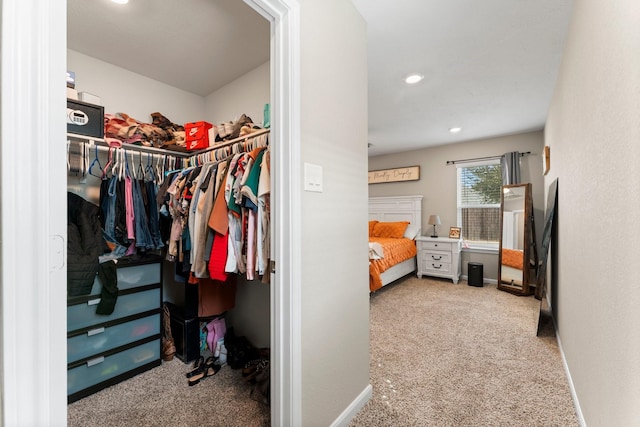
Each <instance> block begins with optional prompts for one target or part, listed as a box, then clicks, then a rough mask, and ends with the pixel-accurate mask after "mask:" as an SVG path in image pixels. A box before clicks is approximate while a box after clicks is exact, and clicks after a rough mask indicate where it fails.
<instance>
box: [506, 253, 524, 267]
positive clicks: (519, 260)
mask: <svg viewBox="0 0 640 427" xmlns="http://www.w3.org/2000/svg"><path fill="white" fill-rule="evenodd" d="M502 263H503V264H504V265H508V266H509V267H513V268H517V269H518V270H522V266H523V264H524V252H523V251H521V250H519V249H507V248H502Z"/></svg>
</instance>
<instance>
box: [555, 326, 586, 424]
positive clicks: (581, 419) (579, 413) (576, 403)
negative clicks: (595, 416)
mask: <svg viewBox="0 0 640 427" xmlns="http://www.w3.org/2000/svg"><path fill="white" fill-rule="evenodd" d="M553 326H554V328H555V330H556V340H558V349H559V350H560V357H561V358H562V365H563V366H564V372H565V374H566V375H567V381H568V382H569V391H570V392H571V400H573V406H574V407H575V410H576V416H577V417H578V423H579V424H580V426H581V427H586V425H587V423H586V422H585V420H584V416H583V415H582V408H581V407H580V401H579V400H578V395H577V394H576V389H575V387H574V386H573V379H572V378H571V371H570V370H569V365H568V364H567V359H566V358H565V357H564V350H563V349H562V341H561V340H560V334H558V328H557V325H556V320H555V319H553Z"/></svg>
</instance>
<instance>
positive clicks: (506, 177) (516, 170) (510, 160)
mask: <svg viewBox="0 0 640 427" xmlns="http://www.w3.org/2000/svg"><path fill="white" fill-rule="evenodd" d="M500 166H501V167H502V185H509V184H520V152H519V151H512V152H511V153H505V154H503V155H502V157H500Z"/></svg>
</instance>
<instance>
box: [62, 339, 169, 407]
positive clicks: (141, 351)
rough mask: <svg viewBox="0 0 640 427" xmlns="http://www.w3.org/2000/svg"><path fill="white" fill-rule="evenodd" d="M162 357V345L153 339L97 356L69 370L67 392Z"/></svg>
mask: <svg viewBox="0 0 640 427" xmlns="http://www.w3.org/2000/svg"><path fill="white" fill-rule="evenodd" d="M159 359H160V346H159V345H158V343H157V342H155V341H151V342H148V343H145V344H142V345H139V346H137V347H133V348H130V349H128V350H124V351H121V352H119V353H115V354H111V355H109V354H107V355H106V356H96V357H94V358H93V359H90V360H88V361H86V362H85V363H83V364H82V365H79V366H76V367H74V368H72V369H69V370H68V371H67V394H69V395H71V394H73V393H77V392H79V391H81V390H84V389H87V388H89V387H91V386H94V385H96V384H99V383H103V382H105V381H107V380H109V379H112V378H115V377H117V376H118V375H121V374H124V373H127V372H129V371H131V370H133V369H135V368H138V367H140V366H144V365H145V364H148V363H151V362H153V361H155V360H159Z"/></svg>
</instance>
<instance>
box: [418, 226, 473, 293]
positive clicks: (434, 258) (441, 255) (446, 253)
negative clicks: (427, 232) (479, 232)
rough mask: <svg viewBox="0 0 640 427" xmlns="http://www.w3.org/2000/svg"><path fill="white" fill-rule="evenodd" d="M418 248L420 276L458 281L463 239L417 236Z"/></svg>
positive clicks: (460, 269)
mask: <svg viewBox="0 0 640 427" xmlns="http://www.w3.org/2000/svg"><path fill="white" fill-rule="evenodd" d="M416 242H417V243H416V244H417V248H418V273H417V275H418V278H420V279H421V278H422V276H423V275H424V276H434V277H445V278H448V279H451V280H453V283H458V279H460V272H461V271H462V267H461V265H460V248H461V247H462V240H459V239H449V238H448V237H429V236H418V237H416Z"/></svg>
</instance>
